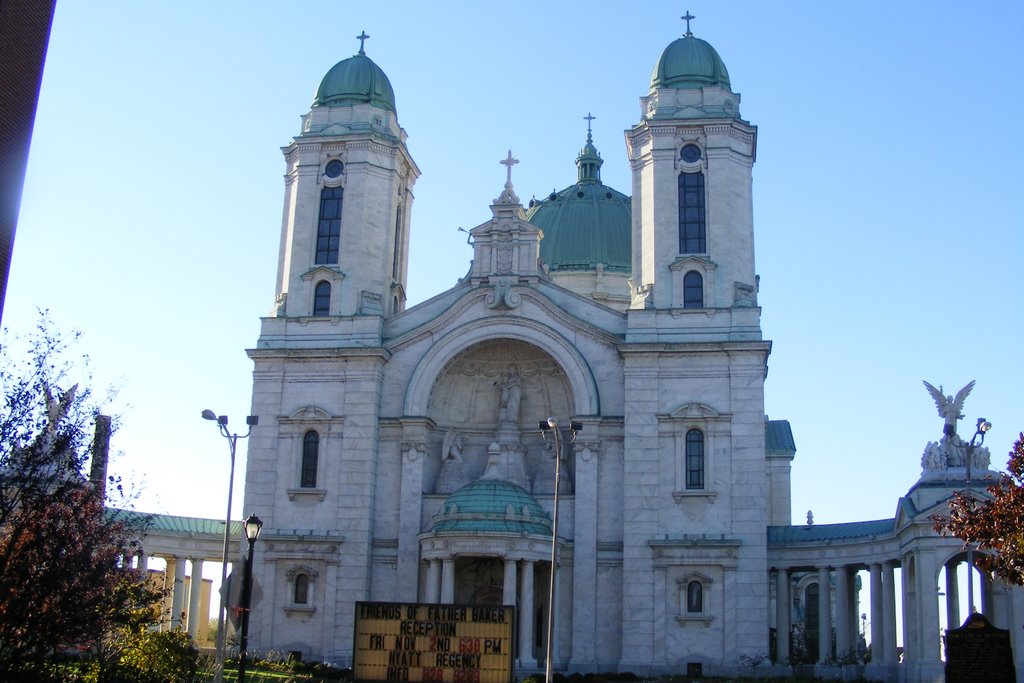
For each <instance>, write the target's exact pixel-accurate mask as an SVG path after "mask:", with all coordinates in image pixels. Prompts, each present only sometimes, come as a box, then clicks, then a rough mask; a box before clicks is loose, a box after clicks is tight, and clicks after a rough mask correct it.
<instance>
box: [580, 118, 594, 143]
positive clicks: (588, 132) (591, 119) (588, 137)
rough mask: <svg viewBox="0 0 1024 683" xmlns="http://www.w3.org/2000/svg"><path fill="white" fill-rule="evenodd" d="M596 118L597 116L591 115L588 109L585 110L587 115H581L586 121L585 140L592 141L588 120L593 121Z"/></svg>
mask: <svg viewBox="0 0 1024 683" xmlns="http://www.w3.org/2000/svg"><path fill="white" fill-rule="evenodd" d="M596 118H597V117H596V116H593V115H591V113H590V112H589V111H588V112H587V115H586V116H584V117H583V120H584V121H586V122H587V142H593V141H594V138H593V136H592V135H591V131H590V122H591V121H593V120H594V119H596Z"/></svg>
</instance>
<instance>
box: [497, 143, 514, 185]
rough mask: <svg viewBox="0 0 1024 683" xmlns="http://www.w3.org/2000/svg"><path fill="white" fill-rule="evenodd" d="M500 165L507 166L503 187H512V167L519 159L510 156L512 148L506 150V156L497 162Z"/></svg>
mask: <svg viewBox="0 0 1024 683" xmlns="http://www.w3.org/2000/svg"><path fill="white" fill-rule="evenodd" d="M498 163H499V164H501V165H502V166H507V167H508V177H507V178H506V180H505V187H506V188H510V187H512V167H513V166H515V165H516V164H518V163H519V159H513V158H512V150H509V151H508V156H507V157H505V158H504V159H502V160H501V161H499V162H498Z"/></svg>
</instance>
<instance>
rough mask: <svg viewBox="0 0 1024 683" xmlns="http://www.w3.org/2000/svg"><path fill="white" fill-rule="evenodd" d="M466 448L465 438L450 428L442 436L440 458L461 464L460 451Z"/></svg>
mask: <svg viewBox="0 0 1024 683" xmlns="http://www.w3.org/2000/svg"><path fill="white" fill-rule="evenodd" d="M465 447H466V437H465V436H464V435H463V434H459V433H457V432H456V431H455V427H452V428H451V429H449V430H448V432H447V433H446V434H445V435H444V444H443V445H442V446H441V458H442V459H443V460H455V461H458V462H462V449H463V448H465Z"/></svg>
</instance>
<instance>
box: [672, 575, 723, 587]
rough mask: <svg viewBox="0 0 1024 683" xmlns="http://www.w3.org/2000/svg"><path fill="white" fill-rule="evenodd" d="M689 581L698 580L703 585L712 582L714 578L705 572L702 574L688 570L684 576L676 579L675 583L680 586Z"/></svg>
mask: <svg viewBox="0 0 1024 683" xmlns="http://www.w3.org/2000/svg"><path fill="white" fill-rule="evenodd" d="M691 581H700V582H701V583H702V584H704V585H705V586H707V585H710V584H712V583H714V580H713V579H712V578H711V577H710V576H708V575H707V574H702V573H701V572H688V573H687V574H685V575H684V576H681V577H679V578H678V579H677V580H676V583H678V584H679V585H680V586H685V585H686V584H688V583H690V582H691Z"/></svg>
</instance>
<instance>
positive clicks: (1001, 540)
mask: <svg viewBox="0 0 1024 683" xmlns="http://www.w3.org/2000/svg"><path fill="white" fill-rule="evenodd" d="M1006 470H1007V471H1006V473H1004V474H1001V475H1000V477H999V480H998V481H997V482H996V483H994V484H992V485H990V486H989V487H988V488H987V491H988V496H987V497H980V496H975V495H971V494H969V493H968V492H966V491H958V492H957V493H956V495H954V496H953V498H952V499H951V500H950V504H949V514H948V515H937V516H935V517H933V518H932V519H933V521H934V522H935V530H936V531H938V532H939V533H941V534H943V535H945V534H950V535H952V536H956V537H957V538H961V539H963V541H964V545H965V546H966V545H967V544H972V545H974V547H976V548H977V549H979V550H981V551H984V552H983V553H982V554H979V555H978V556H977V563H978V565H979V566H980V567H981V568H982V569H983V570H985V571H988V572H990V573H991V574H993V575H994V576H996V577H999V578H1001V579H1003V580H1004V581H1006V582H1008V583H1013V584H1017V585H1024V433H1022V434H1021V435H1020V437H1019V438H1018V439H1017V442H1016V443H1015V444H1014V445H1013V450H1012V451H1010V457H1009V461H1008V462H1007V465H1006Z"/></svg>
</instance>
